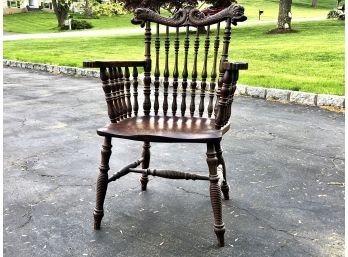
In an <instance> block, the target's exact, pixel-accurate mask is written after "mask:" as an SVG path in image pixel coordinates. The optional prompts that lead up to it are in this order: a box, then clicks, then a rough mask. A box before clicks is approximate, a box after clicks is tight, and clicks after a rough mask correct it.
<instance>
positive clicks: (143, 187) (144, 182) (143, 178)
mask: <svg viewBox="0 0 348 257" xmlns="http://www.w3.org/2000/svg"><path fill="white" fill-rule="evenodd" d="M148 182H149V178H148V176H147V175H144V174H143V175H142V176H141V178H140V183H141V190H142V191H146V188H147V183H148Z"/></svg>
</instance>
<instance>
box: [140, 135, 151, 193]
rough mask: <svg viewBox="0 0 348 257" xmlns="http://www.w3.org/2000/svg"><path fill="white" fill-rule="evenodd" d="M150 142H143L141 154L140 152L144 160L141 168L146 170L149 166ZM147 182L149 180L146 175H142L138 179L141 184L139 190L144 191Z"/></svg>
mask: <svg viewBox="0 0 348 257" xmlns="http://www.w3.org/2000/svg"><path fill="white" fill-rule="evenodd" d="M150 147H151V146H150V142H144V145H143V152H142V155H141V156H142V157H143V158H144V161H143V163H142V168H143V169H147V168H149V166H150ZM148 182H149V178H148V176H147V174H145V173H143V174H142V176H141V178H140V183H141V190H142V191H146V187H147V183H148Z"/></svg>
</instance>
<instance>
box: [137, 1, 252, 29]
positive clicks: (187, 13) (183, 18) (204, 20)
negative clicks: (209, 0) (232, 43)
mask: <svg viewBox="0 0 348 257" xmlns="http://www.w3.org/2000/svg"><path fill="white" fill-rule="evenodd" d="M227 18H230V19H231V22H232V24H234V25H237V22H243V21H245V20H246V19H247V17H246V16H244V7H243V6H241V5H239V4H231V5H230V6H229V7H227V8H226V9H224V10H222V11H221V12H218V13H216V14H214V15H211V16H206V15H205V14H204V13H203V12H202V11H200V10H198V9H196V8H192V7H187V8H184V9H180V10H179V11H178V12H177V13H175V15H174V16H173V17H163V16H160V15H159V14H158V13H156V12H154V11H152V10H150V9H147V8H138V9H136V10H135V18H134V19H133V20H132V23H133V24H143V23H144V22H145V21H151V22H157V23H159V24H162V25H168V26H171V27H183V26H193V27H200V26H207V25H211V24H215V23H218V22H221V21H223V20H226V19H227Z"/></svg>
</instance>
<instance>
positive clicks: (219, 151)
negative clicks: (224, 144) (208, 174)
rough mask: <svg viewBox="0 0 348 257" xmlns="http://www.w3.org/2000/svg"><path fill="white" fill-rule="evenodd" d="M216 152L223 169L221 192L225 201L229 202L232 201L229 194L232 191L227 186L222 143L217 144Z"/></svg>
mask: <svg viewBox="0 0 348 257" xmlns="http://www.w3.org/2000/svg"><path fill="white" fill-rule="evenodd" d="M215 151H216V157H217V158H218V165H221V167H222V174H223V180H222V183H221V191H222V194H223V195H224V199H225V200H228V199H230V196H229V193H228V192H229V190H230V187H229V185H228V184H227V179H226V165H225V160H224V157H223V156H222V149H221V145H220V142H218V143H215Z"/></svg>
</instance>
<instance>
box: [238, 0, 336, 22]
mask: <svg viewBox="0 0 348 257" xmlns="http://www.w3.org/2000/svg"><path fill="white" fill-rule="evenodd" d="M311 2H312V1H311V0H293V1H292V7H291V12H292V15H293V18H294V19H296V18H311V17H320V16H326V15H327V13H328V10H331V9H334V8H335V7H336V1H332V0H322V1H318V7H317V8H312V7H311ZM238 3H240V4H241V5H243V6H244V7H245V15H246V16H247V17H248V20H258V19H259V10H263V11H264V13H263V14H262V15H261V20H276V19H277V17H278V8H279V0H238Z"/></svg>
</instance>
